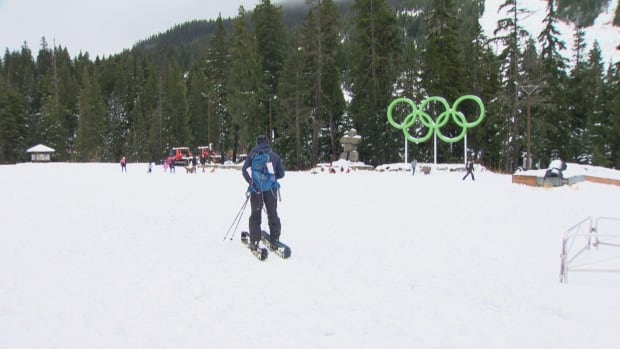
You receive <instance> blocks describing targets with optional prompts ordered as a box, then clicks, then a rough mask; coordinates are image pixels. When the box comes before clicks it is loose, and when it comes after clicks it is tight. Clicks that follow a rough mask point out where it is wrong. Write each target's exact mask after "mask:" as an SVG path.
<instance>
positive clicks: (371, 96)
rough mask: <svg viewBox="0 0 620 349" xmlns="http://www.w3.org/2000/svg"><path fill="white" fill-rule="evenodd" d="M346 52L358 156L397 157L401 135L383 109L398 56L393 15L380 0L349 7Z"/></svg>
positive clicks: (359, 0) (364, 158)
mask: <svg viewBox="0 0 620 349" xmlns="http://www.w3.org/2000/svg"><path fill="white" fill-rule="evenodd" d="M351 9H352V11H353V17H352V19H351V21H352V28H351V38H350V40H351V46H350V49H351V51H350V52H349V59H348V61H349V70H350V71H349V79H350V80H349V82H348V83H349V89H350V91H351V94H352V100H351V104H350V112H351V116H352V118H353V124H354V126H355V128H356V129H357V130H358V134H360V135H361V136H362V137H363V141H362V143H361V145H360V147H359V150H360V160H361V161H364V162H367V163H369V164H381V163H388V162H393V161H398V160H400V159H398V154H397V153H396V152H394V149H398V143H400V139H399V138H400V137H397V136H394V134H395V132H394V128H393V127H391V126H390V125H389V123H388V122H387V118H386V117H385V112H386V109H387V106H388V104H389V103H390V101H391V100H392V97H393V90H394V84H395V83H396V81H397V79H398V76H399V73H400V72H399V71H398V69H397V68H398V66H399V65H398V58H399V57H400V56H401V53H400V49H401V46H400V45H401V36H400V32H399V29H398V26H397V22H396V15H395V13H394V12H393V11H392V9H391V8H390V7H389V6H388V4H387V2H386V1H383V0H356V1H355V2H354V3H353V5H352V7H351Z"/></svg>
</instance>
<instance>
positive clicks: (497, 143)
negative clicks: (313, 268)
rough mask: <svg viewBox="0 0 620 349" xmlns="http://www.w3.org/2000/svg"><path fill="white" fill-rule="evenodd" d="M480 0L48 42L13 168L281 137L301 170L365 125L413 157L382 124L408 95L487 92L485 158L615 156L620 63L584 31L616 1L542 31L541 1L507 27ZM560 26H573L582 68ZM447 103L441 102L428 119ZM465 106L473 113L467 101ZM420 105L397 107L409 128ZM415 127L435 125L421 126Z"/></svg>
mask: <svg viewBox="0 0 620 349" xmlns="http://www.w3.org/2000/svg"><path fill="white" fill-rule="evenodd" d="M484 3H485V1H484V0H460V1H458V0H432V1H431V0H424V1H419V0H392V1H386V0H350V1H340V2H337V3H336V2H334V1H331V0H321V1H319V0H314V1H313V2H312V4H310V5H308V4H305V3H300V4H298V5H284V6H279V5H278V6H276V5H274V4H273V3H272V2H270V1H269V0H263V1H262V2H261V3H260V4H259V5H257V6H256V8H254V9H246V10H247V11H241V12H240V13H239V14H238V16H237V17H235V18H232V19H224V18H217V19H208V20H196V21H192V22H189V23H185V24H183V25H179V26H176V27H174V28H171V29H170V30H169V31H167V32H166V33H162V34H155V35H153V36H152V37H151V38H148V39H145V40H143V41H141V42H139V43H137V44H136V45H135V46H134V47H133V48H128V49H127V50H126V51H125V52H123V53H121V54H118V55H114V56H110V57H103V58H94V59H93V58H92V57H90V56H89V55H88V53H81V54H80V55H78V56H77V57H70V55H69V53H68V50H67V48H63V47H49V46H48V45H47V44H46V43H45V41H44V42H43V43H42V44H41V46H40V47H39V48H37V51H33V50H32V49H31V48H29V47H22V48H21V49H20V50H17V51H9V50H7V51H6V52H5V54H4V56H3V58H2V60H1V61H0V163H6V162H16V161H23V160H26V154H25V149H27V148H28V147H30V146H32V145H35V144H38V143H44V144H46V145H48V146H51V147H53V148H55V149H56V151H57V152H56V154H55V160H58V161H117V160H118V159H119V158H120V157H121V156H127V157H128V158H129V159H130V161H151V160H153V161H158V160H160V159H162V158H163V157H165V155H166V152H167V149H169V148H170V147H172V146H189V147H192V148H194V147H196V146H201V145H208V144H213V146H214V148H215V150H216V151H217V152H222V153H224V155H225V157H226V158H228V159H233V160H236V157H237V155H238V154H240V153H243V152H245V151H247V148H248V146H251V145H252V144H253V140H254V138H255V137H256V135H258V134H268V135H269V136H270V137H271V138H272V142H273V144H274V147H275V148H276V149H277V150H278V151H279V152H280V153H281V154H282V156H283V158H284V160H285V162H286V164H287V168H289V169H307V168H309V167H311V166H312V165H314V164H316V163H318V162H326V161H331V160H334V159H336V158H338V156H339V153H340V152H341V150H342V149H340V148H341V147H340V145H339V142H338V140H339V138H340V137H341V136H342V135H343V134H344V133H345V132H346V131H348V130H349V129H351V128H355V129H356V130H357V132H358V134H361V135H362V136H363V139H364V141H363V142H362V144H361V146H360V149H359V150H360V157H361V160H362V161H364V162H366V163H369V164H372V165H377V164H381V163H389V162H397V161H403V160H404V159H403V155H404V136H403V133H402V132H401V131H399V130H397V129H395V128H393V127H392V126H390V125H389V123H388V121H387V118H386V109H387V106H388V105H389V104H390V102H391V101H392V100H394V99H395V98H396V97H401V96H405V97H409V98H411V99H412V100H414V101H417V102H418V103H419V102H421V101H422V100H424V99H425V98H427V97H429V96H442V97H444V98H446V100H448V101H449V102H450V103H453V102H454V101H455V100H457V99H458V98H459V97H460V96H463V95H469V94H473V95H476V96H479V97H480V98H481V99H482V100H483V102H484V104H485V107H486V116H485V119H484V121H483V122H482V124H481V125H479V126H478V127H475V128H471V129H470V130H468V134H467V135H468V142H467V147H468V148H467V152H468V153H469V154H470V156H472V157H474V158H475V159H476V161H479V162H480V163H483V164H485V165H486V166H487V167H490V168H495V169H498V170H502V171H506V172H509V171H513V170H514V169H515V168H516V167H518V166H521V165H522V164H523V159H524V157H525V156H526V154H527V153H529V154H531V157H532V159H533V161H534V163H538V162H540V163H541V164H542V165H543V166H545V165H546V163H547V162H548V160H549V159H551V158H553V157H556V156H561V157H562V158H563V159H565V160H567V161H573V162H581V163H591V164H594V165H601V166H608V167H611V166H616V167H617V166H619V165H620V140H619V137H618V134H620V116H619V114H618V110H620V70H619V68H620V63H619V62H614V64H611V65H609V64H607V63H608V62H605V61H604V59H603V57H602V54H601V50H600V48H599V47H598V46H596V45H595V46H594V48H593V49H591V50H588V51H585V49H584V47H585V44H584V41H583V40H584V34H583V28H584V27H587V26H588V25H591V23H592V22H593V21H594V19H595V18H596V17H597V14H598V13H600V12H601V11H602V9H603V8H604V7H605V6H607V1H605V0H596V1H589V2H587V4H584V2H583V1H579V0H558V1H556V2H551V3H550V4H549V6H548V7H547V13H546V18H545V22H544V23H543V24H544V29H543V31H542V32H541V33H529V32H527V30H526V29H525V28H524V27H523V26H521V24H520V21H521V19H522V18H524V16H527V15H528V14H527V11H524V9H522V8H519V7H518V2H517V1H515V0H506V1H505V3H504V6H503V12H502V14H500V15H499V17H498V22H497V23H498V25H497V30H496V31H495V33H494V36H493V37H486V36H485V35H484V34H483V33H482V30H481V28H480V25H479V22H478V20H479V18H480V16H481V15H482V13H483V11H484ZM618 12H620V11H616V14H617V13H618ZM560 19H567V20H571V21H572V22H574V23H576V26H575V28H576V30H575V33H574V35H575V37H576V38H577V40H576V42H577V45H576V46H575V47H573V48H572V49H573V51H574V52H575V54H574V57H572V59H571V60H570V61H568V60H567V59H566V58H565V57H564V55H563V54H562V52H563V51H564V50H565V49H566V47H565V45H566V44H565V43H564V42H562V41H561V39H560V37H559V35H558V33H557V30H556V25H557V23H558V21H559V20H560ZM618 22H620V20H618V16H616V23H618ZM497 43H501V45H500V47H502V48H503V49H502V50H501V52H495V51H494V50H493V47H498V45H496V44H497ZM537 47H542V49H537ZM440 109H441V108H439V106H437V105H431V107H430V109H429V114H431V115H434V116H436V115H438V114H439V113H441V110H440ZM461 109H462V111H463V112H464V113H465V114H466V115H468V117H470V116H471V115H473V114H475V113H476V112H477V108H476V106H475V105H473V104H472V105H470V104H469V103H464V104H463V105H462V106H461ZM406 113H407V111H406V110H403V108H397V109H396V112H395V114H397V115H401V117H400V119H401V120H402V117H403V116H404V114H406ZM528 115H529V117H528ZM409 132H410V134H411V135H412V136H415V137H421V136H424V135H425V134H426V133H427V132H428V129H427V128H426V127H423V125H422V124H421V123H420V122H418V123H416V124H415V125H414V126H412V128H411V129H410V130H409ZM441 132H442V133H443V134H444V135H446V136H449V137H454V136H457V135H458V134H460V132H461V128H460V127H459V126H458V125H456V124H454V123H449V124H447V125H445V126H444V127H442V130H441ZM528 136H529V137H528ZM528 139H529V141H528ZM463 147H464V144H463V142H457V143H453V144H441V146H440V149H439V152H438V155H439V161H441V162H459V161H462V160H463V153H464V151H465V149H464V148H463ZM528 150H529V151H528ZM409 153H410V154H413V156H415V157H416V159H417V160H418V161H432V159H433V146H432V144H431V143H430V142H426V143H420V144H410V146H409ZM408 160H411V159H408Z"/></svg>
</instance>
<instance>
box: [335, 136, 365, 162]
mask: <svg viewBox="0 0 620 349" xmlns="http://www.w3.org/2000/svg"><path fill="white" fill-rule="evenodd" d="M361 141H362V136H360V135H358V134H357V131H356V130H355V129H354V128H352V129H350V130H349V131H347V132H346V133H345V134H344V136H342V137H341V138H340V144H342V147H343V148H344V151H343V152H342V153H341V154H340V159H341V160H348V161H352V162H358V161H359V153H358V152H357V145H358V144H360V142H361Z"/></svg>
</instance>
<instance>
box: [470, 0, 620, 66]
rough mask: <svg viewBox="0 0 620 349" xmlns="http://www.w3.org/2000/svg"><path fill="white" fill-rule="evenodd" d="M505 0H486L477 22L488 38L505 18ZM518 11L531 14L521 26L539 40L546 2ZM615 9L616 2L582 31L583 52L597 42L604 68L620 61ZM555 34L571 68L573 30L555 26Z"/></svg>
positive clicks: (525, 3)
mask: <svg viewBox="0 0 620 349" xmlns="http://www.w3.org/2000/svg"><path fill="white" fill-rule="evenodd" d="M504 2H505V0H486V3H485V9H486V10H485V13H484V15H483V17H482V19H481V20H480V24H481V26H482V28H483V30H484V32H485V34H486V35H487V36H488V37H493V31H494V30H495V29H496V28H497V20H498V19H499V18H503V17H505V16H506V13H505V12H498V10H499V7H500V5H501V4H503V3H504ZM518 4H519V6H520V7H521V8H525V9H528V10H530V11H531V12H532V13H531V14H530V15H529V16H528V17H527V18H523V19H522V21H523V22H522V26H523V27H525V28H526V29H527V30H528V31H529V33H530V34H531V35H532V36H533V37H534V38H535V39H537V38H538V34H540V32H541V30H542V25H543V20H544V18H545V14H546V10H547V0H519V2H518ZM617 6H618V0H610V1H609V6H608V8H607V11H606V12H604V13H603V14H601V15H600V16H599V17H598V18H597V19H596V21H595V23H594V25H593V26H592V27H588V28H586V29H585V32H586V42H587V44H588V46H587V48H586V50H587V51H589V50H590V49H591V48H592V45H593V43H594V41H595V40H597V41H598V43H599V45H600V47H601V51H602V53H603V57H604V58H605V62H604V63H605V64H606V65H609V62H610V61H611V62H613V63H616V62H618V61H620V50H617V49H616V47H618V45H620V28H619V27H614V26H613V25H612V21H613V17H614V15H615V12H614V11H615V9H616V8H617ZM558 30H559V31H560V33H561V38H562V40H563V41H564V42H565V44H566V51H564V52H563V53H564V56H565V57H566V58H568V59H569V60H570V62H571V64H574V56H573V53H572V50H573V47H574V38H573V37H574V34H575V28H574V26H572V25H569V24H568V23H564V22H560V23H558Z"/></svg>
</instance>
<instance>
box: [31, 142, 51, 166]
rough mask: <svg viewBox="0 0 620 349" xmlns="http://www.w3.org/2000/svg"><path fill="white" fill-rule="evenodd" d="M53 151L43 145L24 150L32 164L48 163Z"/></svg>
mask: <svg viewBox="0 0 620 349" xmlns="http://www.w3.org/2000/svg"><path fill="white" fill-rule="evenodd" d="M55 151H56V150H54V149H53V148H50V147H48V146H46V145H43V144H38V145H35V146H34V147H32V148H30V149H28V150H26V152H27V153H30V160H31V161H32V162H49V161H50V160H51V157H52V154H53V153H54V152H55Z"/></svg>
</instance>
